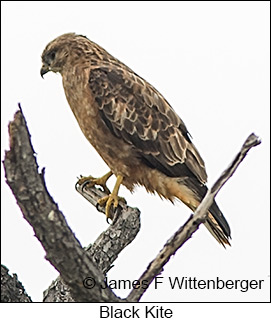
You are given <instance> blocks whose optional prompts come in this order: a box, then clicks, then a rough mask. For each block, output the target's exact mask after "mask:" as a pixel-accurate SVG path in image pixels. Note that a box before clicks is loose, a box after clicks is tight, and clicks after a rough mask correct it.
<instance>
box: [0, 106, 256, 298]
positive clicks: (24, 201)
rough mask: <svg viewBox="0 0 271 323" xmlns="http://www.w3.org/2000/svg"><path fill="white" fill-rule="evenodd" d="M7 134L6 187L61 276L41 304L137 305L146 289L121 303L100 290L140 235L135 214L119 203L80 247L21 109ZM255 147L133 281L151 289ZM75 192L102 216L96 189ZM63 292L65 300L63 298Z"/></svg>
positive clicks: (137, 290) (247, 145)
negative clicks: (47, 182)
mask: <svg viewBox="0 0 271 323" xmlns="http://www.w3.org/2000/svg"><path fill="white" fill-rule="evenodd" d="M9 135H10V150H9V151H7V152H6V154H5V159H4V162H3V163H4V168H5V172H6V180H7V184H8V185H9V186H10V188H11V190H12V192H13V194H14V196H15V198H16V200H17V203H18V205H19V207H20V208H21V211H22V213H23V216H24V218H25V219H26V220H27V221H28V222H29V223H30V225H31V226H32V227H33V229H34V231H35V234H36V237H37V238H38V239H39V241H40V242H41V244H42V245H43V247H44V249H45V251H46V259H47V260H49V261H50V262H51V264H52V265H53V266H54V267H55V268H56V269H57V270H58V271H59V273H60V278H58V279H57V280H56V281H55V283H53V284H52V285H51V286H50V287H49V288H48V290H47V291H46V293H45V294H46V295H45V297H44V299H45V301H76V302H120V301H128V302H135V301H139V300H140V298H141V297H142V295H143V293H144V292H145V291H146V289H143V288H138V286H137V288H135V289H133V290H132V291H131V293H130V294H129V296H128V297H127V298H126V299H124V300H122V299H120V298H118V297H117V296H116V295H115V294H114V293H113V292H112V290H111V289H110V288H106V289H102V288H101V286H102V285H103V282H104V279H105V274H106V272H107V271H108V270H109V269H110V267H111V265H112V263H113V261H114V260H115V259H116V258H117V256H118V254H119V252H121V250H123V249H124V248H125V247H126V246H127V245H128V244H129V243H130V242H131V241H132V240H133V239H134V238H135V236H136V234H137V233H138V231H139V228H140V221H139V214H140V212H139V210H138V209H133V208H130V207H128V206H127V205H125V204H123V203H120V207H118V208H117V210H116V212H117V214H116V216H115V218H114V222H113V223H112V225H111V226H109V228H108V229H107V230H106V231H105V232H103V233H102V234H101V235H100V237H99V238H98V239H97V240H96V241H95V243H94V244H93V245H90V246H89V247H88V248H85V249H84V248H82V246H81V245H80V243H79V241H78V240H77V239H76V237H75V236H74V234H73V233H72V231H71V229H70V228H69V226H68V225H67V223H66V220H65V218H64V216H63V214H62V213H61V211H60V210H59V209H58V206H57V204H56V203H55V202H54V200H53V198H52V197H51V196H50V195H49V193H48V191H47V188H46V185H45V181H44V170H42V172H41V173H39V171H38V165H37V162H36V158H35V156H34V154H35V153H34V150H33V147H32V144H31V141H30V134H29V132H28V129H27V126H26V122H25V119H24V116H23V114H22V111H21V110H20V111H18V112H16V114H15V116H14V121H12V122H11V123H10V124H9ZM258 144H260V140H259V138H258V137H257V136H255V135H254V134H251V135H250V136H249V137H248V139H247V140H246V141H245V143H244V145H243V147H242V149H241V151H240V152H239V153H238V155H237V156H236V157H235V159H234V160H233V162H232V163H231V165H230V166H229V167H228V168H227V169H226V170H225V171H224V172H223V174H222V175H221V176H220V178H219V179H218V180H217V181H216V182H215V184H214V185H213V187H212V188H211V189H210V190H209V191H208V192H207V194H206V196H205V198H204V199H203V201H202V203H201V204H200V205H199V207H198V208H197V210H196V212H195V213H194V215H192V216H191V217H190V218H189V219H188V221H187V222H186V223H185V224H184V225H183V226H182V227H181V228H180V229H179V230H178V231H177V232H176V233H175V234H174V235H173V236H172V237H171V238H170V239H169V240H168V241H167V243H166V244H165V246H164V247H163V249H162V250H161V251H160V252H159V254H158V256H157V257H156V258H155V259H154V260H153V261H152V262H151V263H150V264H149V266H148V268H147V269H146V271H145V272H144V273H143V274H142V275H141V277H140V278H139V279H138V281H139V283H140V282H142V281H143V280H144V281H147V282H148V285H150V284H151V282H152V281H153V279H154V278H155V277H156V276H157V275H158V274H159V273H161V271H162V270H163V267H164V265H165V264H166V263H167V262H168V261H169V259H170V257H171V256H172V255H173V254H174V253H175V252H176V251H177V250H178V249H179V248H180V247H181V246H182V245H183V244H184V243H185V242H186V241H187V240H188V239H189V238H191V236H192V234H193V233H194V232H195V231H196V230H197V229H198V227H199V225H200V224H201V223H203V222H204V221H205V218H206V212H207V210H208V208H209V207H210V206H211V204H212V203H213V199H214V197H215V196H216V194H217V193H218V191H219V190H220V188H221V187H222V186H223V185H224V184H225V182H226V181H227V180H228V179H229V178H230V177H231V176H232V175H233V173H234V171H235V170H236V168H237V167H238V165H239V164H240V163H241V162H242V160H243V159H244V157H245V156H246V154H247V153H248V151H249V150H250V149H251V148H252V147H254V146H256V145H258ZM76 189H77V191H78V192H79V193H80V194H82V195H83V196H84V197H85V198H86V199H88V201H89V202H90V203H92V204H93V205H94V206H96V207H97V209H98V210H99V211H101V212H104V209H103V207H100V206H99V205H98V204H97V201H98V199H100V198H101V197H103V196H104V194H105V193H103V192H102V191H101V190H99V189H97V188H95V187H94V188H88V187H84V186H82V185H81V186H80V185H77V186H76ZM89 277H90V278H93V279H94V282H95V286H94V287H91V288H88V286H87V285H88V284H89V282H88V283H87V285H86V284H85V285H84V281H85V279H86V278H89ZM63 291H64V297H62V296H63ZM61 294H62V296H61Z"/></svg>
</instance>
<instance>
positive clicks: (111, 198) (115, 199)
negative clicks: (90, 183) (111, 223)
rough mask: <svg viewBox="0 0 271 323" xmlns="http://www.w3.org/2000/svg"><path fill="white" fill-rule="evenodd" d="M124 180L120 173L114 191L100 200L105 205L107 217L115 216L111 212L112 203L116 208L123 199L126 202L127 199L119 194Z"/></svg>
mask: <svg viewBox="0 0 271 323" xmlns="http://www.w3.org/2000/svg"><path fill="white" fill-rule="evenodd" d="M122 180H123V177H122V176H121V175H118V176H117V181H116V184H115V186H114V188H113V191H112V193H110V194H108V195H107V196H104V197H102V198H101V199H99V201H98V203H99V204H100V205H105V215H106V217H107V219H111V220H113V216H112V215H111V214H110V209H111V206H112V205H113V207H114V208H116V207H117V206H118V205H119V201H123V202H125V203H126V201H125V199H124V198H123V197H119V196H118V192H119V188H120V185H121V182H122Z"/></svg>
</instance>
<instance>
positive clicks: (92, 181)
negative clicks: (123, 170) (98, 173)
mask: <svg viewBox="0 0 271 323" xmlns="http://www.w3.org/2000/svg"><path fill="white" fill-rule="evenodd" d="M112 174H113V173H112V172H111V171H110V172H108V173H106V174H105V175H104V176H102V177H99V178H95V177H92V176H86V177H85V176H82V177H81V178H79V180H78V182H77V183H78V184H79V185H82V184H85V185H86V186H87V187H93V186H95V185H99V186H101V187H102V188H103V190H104V192H105V193H106V194H110V190H109V188H108V187H107V186H106V182H107V181H108V179H109V177H110V176H111V175H112Z"/></svg>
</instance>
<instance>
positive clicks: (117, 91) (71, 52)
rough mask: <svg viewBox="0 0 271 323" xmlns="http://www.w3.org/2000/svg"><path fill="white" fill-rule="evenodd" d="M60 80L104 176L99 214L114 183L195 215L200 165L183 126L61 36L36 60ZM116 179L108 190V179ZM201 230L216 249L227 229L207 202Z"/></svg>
mask: <svg viewBox="0 0 271 323" xmlns="http://www.w3.org/2000/svg"><path fill="white" fill-rule="evenodd" d="M49 71H52V72H55V73H57V72H58V73H60V74H61V76H62V81H63V87H64V91H65V95H66V98H67V101H68V103H69V105H70V107H71V110H72V112H73V113H74V115H75V118H76V119H77V122H78V124H79V126H80V128H81V130H82V132H83V133H84V135H85V136H86V138H87V139H88V141H89V142H90V143H91V144H92V145H93V146H94V148H95V149H96V150H97V152H98V153H99V154H100V156H101V157H102V159H103V160H104V161H105V163H106V164H107V165H108V166H109V168H110V171H109V172H108V173H107V174H106V175H104V176H103V177H101V178H96V179H95V178H93V177H87V179H90V180H91V185H95V184H98V185H101V186H102V187H103V188H104V190H105V191H106V192H107V196H106V197H104V198H102V199H101V200H100V201H99V203H100V204H105V205H106V215H107V217H111V215H110V214H111V208H114V207H117V205H118V202H119V196H118V191H119V187H120V185H121V184H123V185H124V186H126V187H127V188H128V189H129V190H130V191H133V189H134V187H135V186H136V185H142V186H144V187H145V188H146V190H147V191H148V192H152V193H154V192H156V193H158V195H159V196H160V197H163V198H166V199H168V200H170V201H173V200H174V199H179V200H181V201H182V202H183V203H185V204H186V205H187V206H188V207H189V208H190V209H191V210H193V211H195V210H196V208H197V207H198V205H199V204H200V202H201V201H202V199H203V197H204V196H205V194H206V192H207V187H206V186H205V183H206V181H207V174H206V170H205V165H204V162H203V160H202V158H201V156H200V154H199V152H198V151H197V149H196V147H195V146H194V144H193V143H192V141H191V136H190V134H189V132H188V130H187V128H186V126H185V124H184V122H183V121H182V119H181V118H180V117H179V116H178V115H177V113H176V112H175V111H174V110H173V108H172V107H171V106H170V104H169V103H168V102H167V101H166V99H165V98H164V97H163V96H162V95H161V94H160V93H159V92H158V91H157V90H156V89H155V88H154V87H153V86H152V85H151V84H149V83H148V82H147V81H145V80H144V79H143V78H142V77H140V76H138V75H137V74H136V73H135V72H133V71H132V70H131V69H130V68H129V67H127V66H126V65H125V64H123V63H122V62H120V61H119V60H118V59H116V58H114V57H113V56H112V55H110V54H109V53H108V52H107V51H106V50H105V49H103V48H102V47H100V46H99V45H97V44H96V43H94V42H92V41H90V40H89V39H88V38H87V37H85V36H82V35H77V34H75V33H68V34H64V35H61V36H59V37H57V38H56V39H54V40H53V41H51V42H50V43H49V44H48V45H47V46H46V47H45V49H44V51H43V53H42V68H41V71H40V73H41V76H43V75H44V74H45V73H47V72H49ZM112 174H114V175H115V176H116V178H117V180H116V184H115V186H114V188H113V190H112V192H110V191H109V189H108V188H107V186H106V181H107V180H108V178H109V177H110V176H111V175H112ZM204 224H205V226H206V227H207V229H208V230H209V231H210V232H211V233H212V235H213V236H214V237H215V238H216V240H217V241H218V242H219V243H221V244H222V245H223V246H225V244H227V245H230V243H229V238H230V227H229V225H228V223H227V221H226V219H225V218H224V216H223V214H222V212H221V211H220V209H219V207H218V206H217V204H216V202H215V201H214V202H213V204H212V206H211V207H210V208H209V211H208V215H207V219H206V221H205V223H204Z"/></svg>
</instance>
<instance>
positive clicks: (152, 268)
mask: <svg viewBox="0 0 271 323" xmlns="http://www.w3.org/2000/svg"><path fill="white" fill-rule="evenodd" d="M260 143H261V141H260V139H259V137H257V136H256V135H254V134H253V133H252V134H251V135H250V136H249V137H248V138H247V140H246V141H245V143H244V144H243V146H242V148H241V150H240V152H239V153H238V154H237V156H236V157H235V158H234V160H233V162H232V163H231V164H230V165H229V167H228V168H227V169H226V170H225V171H224V172H223V174H222V175H221V176H220V177H219V179H218V180H217V181H216V182H215V184H214V185H213V186H212V187H211V189H209V190H208V192H207V194H206V195H205V197H204V199H203V200H202V202H201V204H200V205H199V206H198V208H197V210H196V211H195V213H194V215H191V216H190V218H189V219H188V221H187V222H186V223H185V224H184V225H183V226H182V227H180V228H179V230H178V231H177V232H176V233H175V234H174V235H173V236H172V237H171V238H170V239H169V240H168V241H167V243H166V244H165V245H164V247H163V249H162V250H161V251H160V252H159V254H158V255H157V256H156V258H155V259H154V260H153V261H152V262H151V263H150V264H149V266H148V268H147V269H146V271H145V272H144V273H143V274H142V275H141V277H140V278H139V279H138V280H139V281H141V282H142V281H147V282H148V285H150V284H151V282H152V281H153V279H154V278H155V277H156V276H157V275H159V274H160V273H161V272H162V270H163V267H164V265H165V264H166V263H167V262H168V261H169V259H170V257H171V256H172V255H174V254H175V253H176V251H177V250H178V249H179V248H180V247H181V246H182V245H183V244H184V243H185V242H186V241H187V240H188V239H190V238H191V236H192V234H193V233H194V232H195V231H196V230H197V229H198V227H199V225H200V224H201V223H203V222H205V219H206V215H207V211H208V209H209V207H210V206H211V205H212V203H213V200H214V198H215V196H216V194H217V193H218V192H219V190H220V189H221V187H222V186H223V185H224V184H225V183H226V181H227V180H228V179H229V178H230V177H231V176H232V175H233V173H234V172H235V170H236V169H237V167H238V166H239V165H240V163H241V162H242V160H243V159H244V158H245V156H246V154H247V153H248V151H249V150H250V149H251V148H252V147H255V146H257V145H259V144H260ZM145 291H146V289H143V288H138V289H133V290H132V291H131V293H130V294H129V295H128V297H127V299H126V301H128V302H138V301H139V300H140V298H141V297H142V295H143V294H144V292H145Z"/></svg>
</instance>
